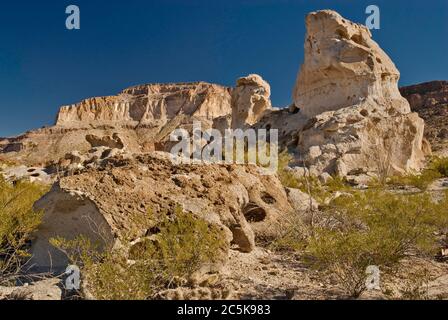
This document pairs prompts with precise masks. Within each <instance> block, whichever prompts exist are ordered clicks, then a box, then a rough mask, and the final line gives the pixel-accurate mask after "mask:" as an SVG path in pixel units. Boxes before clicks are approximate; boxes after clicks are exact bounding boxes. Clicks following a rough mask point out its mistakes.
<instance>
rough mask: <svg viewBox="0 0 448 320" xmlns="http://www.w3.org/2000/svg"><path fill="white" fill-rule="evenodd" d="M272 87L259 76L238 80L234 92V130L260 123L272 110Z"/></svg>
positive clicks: (254, 75)
mask: <svg viewBox="0 0 448 320" xmlns="http://www.w3.org/2000/svg"><path fill="white" fill-rule="evenodd" d="M270 97H271V87H270V86H269V84H268V83H267V82H266V81H264V80H263V79H262V78H261V77H260V76H259V75H256V74H251V75H248V76H247V77H243V78H240V79H238V81H237V86H236V88H235V89H234V90H233V92H232V128H233V129H238V128H245V127H247V126H251V125H253V124H255V123H256V122H258V120H260V118H261V117H262V116H263V115H264V113H265V112H266V111H267V110H271V108H272V105H271V100H270Z"/></svg>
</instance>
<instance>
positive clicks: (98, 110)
mask: <svg viewBox="0 0 448 320" xmlns="http://www.w3.org/2000/svg"><path fill="white" fill-rule="evenodd" d="M230 101H231V95H230V90H229V89H228V88H226V87H222V86H219V85H215V84H210V83H205V82H198V83H178V84H149V85H140V86H135V87H132V88H128V89H125V90H123V91H122V92H121V93H120V94H118V95H117V96H111V97H99V98H91V99H86V100H84V101H82V102H80V103H77V104H74V105H70V106H64V107H62V108H61V109H60V111H59V114H58V116H57V121H56V125H57V126H64V127H85V126H89V125H91V126H94V127H98V126H101V125H113V126H115V127H117V126H121V127H123V126H138V125H140V126H142V125H150V126H154V125H163V124H165V123H166V122H167V121H168V120H170V119H173V118H174V117H176V116H177V115H179V114H185V115H188V116H196V117H202V118H206V119H209V120H213V119H214V118H217V117H220V116H223V115H227V114H229V113H230V112H231V106H230Z"/></svg>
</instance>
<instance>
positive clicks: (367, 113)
mask: <svg viewBox="0 0 448 320" xmlns="http://www.w3.org/2000/svg"><path fill="white" fill-rule="evenodd" d="M359 113H360V114H361V115H362V116H363V117H367V116H368V115H369V111H367V110H364V109H363V110H361V111H360V112H359Z"/></svg>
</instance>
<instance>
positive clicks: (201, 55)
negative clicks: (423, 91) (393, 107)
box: [0, 0, 448, 136]
mask: <svg viewBox="0 0 448 320" xmlns="http://www.w3.org/2000/svg"><path fill="white" fill-rule="evenodd" d="M70 4H76V5H78V6H79V7H80V10H81V30H79V31H69V30H67V29H66V28H65V19H66V14H65V8H66V7H67V6H68V5H70ZM370 4H376V5H378V6H379V7H380V9H381V30H378V31H374V32H373V34H374V38H375V40H376V41H377V42H379V43H380V45H381V46H382V47H383V48H384V49H385V50H386V52H387V53H388V54H389V55H390V56H391V58H392V59H393V60H394V62H395V63H396V65H397V66H398V68H399V69H400V71H401V73H402V79H401V84H402V85H406V84H413V83H418V82H423V81H429V80H436V79H437V80H445V79H446V80H448V62H447V60H448V57H447V53H448V41H447V40H448V1H446V0H426V1H413V0H407V1H404V0H393V1H391V0H377V1H374V0H370V1H364V0H356V1H355V0H340V1H336V0H333V1H323V0H312V1H310V0H290V1H288V0H241V1H237V0H226V1H214V0H203V1H199V0H184V1H180V0H177V1H175V0H159V1H156V0H153V1H149V0H127V1H119V0H114V1H106V0H71V1H65V0H57V1H54V0H53V1H51V0H43V1H31V0H29V1H20V2H19V1H16V2H15V3H12V2H8V3H6V2H2V4H0V108H1V110H0V112H1V113H0V114H1V117H0V136H9V135H15V134H19V133H21V132H23V131H26V130H29V129H32V128H37V127H41V126H43V125H49V124H52V123H53V122H54V118H55V115H56V113H57V110H58V108H59V106H61V105H65V104H70V103H75V102H78V101H80V100H81V99H83V98H87V97H91V96H101V95H111V94H116V93H118V92H119V91H121V90H122V89H124V88H126V87H129V86H131V85H135V84H141V83H152V82H183V81H198V80H202V81H208V82H214V83H220V84H223V85H229V86H231V85H234V83H235V81H236V79H237V78H238V77H240V76H244V75H247V74H249V73H258V74H260V75H262V76H263V78H265V79H266V80H267V81H268V82H269V83H270V84H271V87H272V100H273V103H274V105H276V106H285V105H288V104H289V103H290V101H291V91H292V88H293V85H294V81H295V78H296V75H297V71H298V69H299V66H300V64H301V63H302V61H303V41H304V36H305V27H304V16H305V15H306V13H308V12H310V11H314V10H319V9H327V8H330V9H335V10H337V11H338V12H340V13H341V14H342V15H343V16H345V17H346V18H349V19H351V20H353V21H356V22H361V23H364V22H365V19H366V14H365V8H366V7H367V6H368V5H370Z"/></svg>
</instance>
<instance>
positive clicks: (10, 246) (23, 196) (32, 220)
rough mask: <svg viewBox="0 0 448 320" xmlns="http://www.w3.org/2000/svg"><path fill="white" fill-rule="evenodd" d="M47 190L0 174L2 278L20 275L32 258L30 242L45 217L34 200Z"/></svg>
mask: <svg viewBox="0 0 448 320" xmlns="http://www.w3.org/2000/svg"><path fill="white" fill-rule="evenodd" d="M46 191H47V188H46V187H44V186H42V185H39V184H34V183H29V182H23V181H20V182H17V183H15V184H10V183H8V182H7V181H5V180H4V179H3V178H2V177H1V176H0V282H2V281H6V280H7V279H10V278H11V277H14V276H15V275H18V274H19V273H20V272H21V271H22V267H23V266H24V263H25V262H26V261H27V258H29V254H28V252H27V251H26V249H27V244H28V241H29V238H30V235H31V233H32V232H33V231H35V229H36V228H37V227H38V226H39V224H40V221H41V217H42V212H41V211H36V210H34V209H33V204H34V203H35V202H36V201H37V200H38V199H39V198H40V197H41V196H42V195H43V194H44V193H45V192H46Z"/></svg>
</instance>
